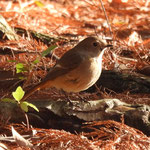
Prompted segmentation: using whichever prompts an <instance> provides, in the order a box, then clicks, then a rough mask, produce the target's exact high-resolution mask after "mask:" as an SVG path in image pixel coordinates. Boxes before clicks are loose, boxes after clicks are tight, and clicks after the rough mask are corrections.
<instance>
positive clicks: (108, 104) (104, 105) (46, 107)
mask: <svg viewBox="0 0 150 150" xmlns="http://www.w3.org/2000/svg"><path fill="white" fill-rule="evenodd" d="M30 102H31V103H33V104H35V105H36V106H37V107H38V108H40V113H38V112H35V111H33V110H30V111H29V112H28V116H29V119H30V123H31V124H33V125H34V126H38V127H39V126H40V127H43V126H44V127H48V128H55V129H65V130H67V131H70V132H73V131H78V132H80V131H82V123H84V122H87V121H88V122H89V121H103V120H115V121H120V118H121V116H122V115H124V122H125V124H127V125H129V126H132V127H134V128H137V129H139V130H141V131H143V132H144V133H145V134H147V135H150V120H149V118H150V106H147V105H130V104H127V103H124V102H121V101H120V100H118V99H101V100H95V101H88V102H83V101H82V102H81V101H80V102H79V101H72V103H68V102H67V101H52V100H51V101H50V100H47V101H45V100H44V101H43V100H42V99H41V100H39V101H30ZM0 116H1V117H0V118H1V120H3V121H4V120H8V119H10V121H11V122H22V121H25V117H24V115H23V113H22V111H21V110H20V109H19V108H18V107H17V106H16V105H14V104H10V103H3V102H1V103H0Z"/></svg>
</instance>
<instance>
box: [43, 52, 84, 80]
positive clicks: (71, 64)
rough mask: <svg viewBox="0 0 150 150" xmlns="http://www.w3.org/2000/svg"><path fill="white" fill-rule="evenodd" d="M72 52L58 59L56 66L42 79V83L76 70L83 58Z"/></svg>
mask: <svg viewBox="0 0 150 150" xmlns="http://www.w3.org/2000/svg"><path fill="white" fill-rule="evenodd" d="M72 50H73V49H72ZM72 50H70V51H68V52H67V53H65V54H64V55H63V56H62V57H61V58H60V60H59V61H58V62H57V63H56V65H55V66H54V67H53V68H52V69H51V70H50V71H49V73H48V74H47V75H46V77H45V78H44V79H43V81H45V80H53V79H55V78H57V77H58V76H61V75H63V74H66V73H68V72H70V71H71V70H73V69H75V68H77V67H78V66H79V65H80V64H81V62H82V61H83V60H84V58H83V57H82V56H81V54H80V53H78V52H76V51H75V52H74V51H72Z"/></svg>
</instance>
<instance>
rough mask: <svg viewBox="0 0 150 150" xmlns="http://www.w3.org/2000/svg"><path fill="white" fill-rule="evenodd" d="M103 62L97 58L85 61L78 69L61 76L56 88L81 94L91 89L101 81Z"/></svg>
mask: <svg viewBox="0 0 150 150" xmlns="http://www.w3.org/2000/svg"><path fill="white" fill-rule="evenodd" d="M101 63H102V62H101V61H99V60H98V59H97V58H90V59H86V60H84V61H83V62H82V63H81V64H80V65H79V66H78V67H77V68H75V69H73V70H72V71H70V72H68V73H66V74H64V75H63V76H60V77H58V78H57V80H56V81H55V84H54V85H55V87H56V88H58V89H63V90H64V91H66V92H80V91H83V90H86V89H88V88H89V87H91V86H92V85H93V84H95V82H96V81H97V80H98V79H99V77H100V74H101V70H102V64H101Z"/></svg>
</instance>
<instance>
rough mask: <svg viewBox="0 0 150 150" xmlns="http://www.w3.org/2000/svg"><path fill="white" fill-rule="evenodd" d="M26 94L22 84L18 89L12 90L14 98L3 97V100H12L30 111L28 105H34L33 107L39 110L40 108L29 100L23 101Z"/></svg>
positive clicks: (26, 110) (24, 109)
mask: <svg viewBox="0 0 150 150" xmlns="http://www.w3.org/2000/svg"><path fill="white" fill-rule="evenodd" d="M24 94H25V92H24V91H23V89H22V88H21V86H18V87H17V89H16V91H14V92H12V95H13V98H14V99H10V98H4V99H2V101H3V102H10V103H17V104H18V105H19V106H20V108H21V109H22V110H23V111H25V112H28V107H32V108H33V109H35V110H36V111H38V112H39V110H38V108H37V107H36V106H35V105H33V104H31V103H29V102H27V101H21V99H22V98H23V96H24Z"/></svg>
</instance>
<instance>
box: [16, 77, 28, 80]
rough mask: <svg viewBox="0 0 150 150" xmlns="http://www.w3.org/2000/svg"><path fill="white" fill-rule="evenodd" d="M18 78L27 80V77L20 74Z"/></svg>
mask: <svg viewBox="0 0 150 150" xmlns="http://www.w3.org/2000/svg"><path fill="white" fill-rule="evenodd" d="M18 78H19V79H20V80H27V77H23V76H20V77H18Z"/></svg>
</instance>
